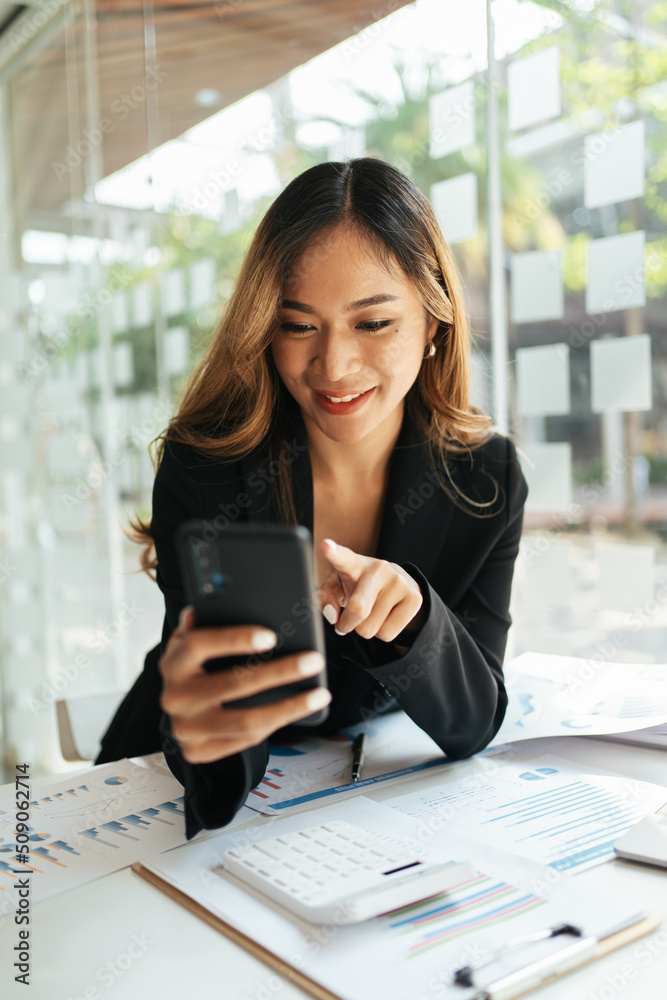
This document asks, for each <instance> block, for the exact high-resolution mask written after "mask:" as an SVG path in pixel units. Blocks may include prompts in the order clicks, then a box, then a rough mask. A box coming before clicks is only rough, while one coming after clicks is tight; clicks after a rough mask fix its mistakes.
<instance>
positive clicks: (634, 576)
mask: <svg viewBox="0 0 667 1000" xmlns="http://www.w3.org/2000/svg"><path fill="white" fill-rule="evenodd" d="M595 555H596V557H597V561H598V566H599V568H600V580H599V590H600V604H601V605H602V607H603V608H605V610H608V611H633V610H634V609H636V608H642V607H643V606H644V605H645V604H646V603H647V602H648V601H650V599H651V598H652V597H653V565H654V556H655V553H654V549H653V546H651V545H620V544H619V545H613V544H610V543H604V542H600V543H599V544H598V545H596V546H595ZM643 620H644V619H643V618H642V621H643Z"/></svg>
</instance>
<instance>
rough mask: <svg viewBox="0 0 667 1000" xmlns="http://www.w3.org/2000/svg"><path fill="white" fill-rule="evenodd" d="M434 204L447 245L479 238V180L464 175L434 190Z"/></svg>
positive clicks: (472, 176)
mask: <svg viewBox="0 0 667 1000" xmlns="http://www.w3.org/2000/svg"><path fill="white" fill-rule="evenodd" d="M431 202H432V204H433V208H434V210H435V214H436V215H437V217H438V222H439V223H440V228H441V229H442V232H443V235H444V237H445V239H446V240H447V242H448V243H462V242H463V241H464V240H471V239H473V238H474V237H475V236H477V229H478V221H477V177H476V175H475V174H472V173H471V174H461V176H460V177H452V178H450V179H449V180H446V181H439V182H438V183H437V184H434V185H433V187H432V188H431Z"/></svg>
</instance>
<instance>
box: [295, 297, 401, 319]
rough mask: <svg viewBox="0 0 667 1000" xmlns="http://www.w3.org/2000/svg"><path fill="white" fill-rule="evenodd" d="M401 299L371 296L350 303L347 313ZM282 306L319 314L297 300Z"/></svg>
mask: <svg viewBox="0 0 667 1000" xmlns="http://www.w3.org/2000/svg"><path fill="white" fill-rule="evenodd" d="M399 299H400V296H399V295H388V294H386V293H381V294H379V295H369V296H368V298H366V299H357V301H356V302H349V303H348V304H347V305H346V306H345V312H352V311H353V310H355V309H365V308H366V306H379V305H381V303H383V302H397V301H398V300H399ZM280 305H281V308H282V309H296V310H297V311H298V312H305V313H315V314H316V313H317V310H316V309H313V307H312V306H307V305H306V304H305V303H304V302H297V301H296V300H295V299H283V300H282V302H281V303H280Z"/></svg>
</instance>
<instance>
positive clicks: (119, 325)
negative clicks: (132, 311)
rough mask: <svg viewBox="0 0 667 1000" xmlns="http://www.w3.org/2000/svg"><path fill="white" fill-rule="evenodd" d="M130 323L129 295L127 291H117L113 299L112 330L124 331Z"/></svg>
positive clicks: (115, 331)
mask: <svg viewBox="0 0 667 1000" xmlns="http://www.w3.org/2000/svg"><path fill="white" fill-rule="evenodd" d="M129 325H130V324H129V320H128V315H127V296H126V294H125V292H116V293H115V295H114V296H113V297H112V299H111V332H112V333H124V332H125V330H127V328H128V326H129Z"/></svg>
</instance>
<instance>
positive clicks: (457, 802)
mask: <svg viewBox="0 0 667 1000" xmlns="http://www.w3.org/2000/svg"><path fill="white" fill-rule="evenodd" d="M489 763H493V758H491V760H490V761H486V764H487V765H488V764H489ZM666 798H667V791H666V790H665V788H663V787H662V786H661V785H653V784H650V783H649V782H647V781H634V780H632V779H630V778H625V777H622V776H621V775H616V774H609V773H607V772H604V771H600V770H597V769H595V768H589V767H586V768H584V767H581V768H579V767H577V766H576V765H574V764H570V763H569V762H567V761H561V760H559V759H558V758H557V757H550V756H544V757H538V758H536V759H535V761H534V762H533V764H532V765H531V766H529V767H527V766H526V765H525V764H513V763H507V764H503V765H500V766H498V767H496V768H492V769H488V768H487V770H486V774H480V773H476V774H472V775H468V777H466V778H462V779H460V780H457V781H450V782H448V783H447V784H446V785H444V784H443V785H438V786H435V787H433V788H429V789H427V790H425V791H423V792H411V793H410V794H408V795H403V796H401V797H400V798H395V799H392V800H390V802H389V803H387V804H390V805H391V806H393V808H395V809H398V810H399V811H400V812H402V813H406V814H407V815H409V816H412V817H414V818H415V819H418V820H421V821H422V822H423V823H424V824H426V828H428V823H429V821H432V820H433V818H434V817H438V818H439V819H440V820H441V821H442V822H444V823H446V824H447V827H448V828H449V829H451V828H452V827H457V828H459V830H461V831H463V830H465V831H467V832H469V833H473V834H475V835H476V836H478V837H484V838H485V839H488V840H489V841H490V842H493V843H494V844H496V845H498V846H501V847H503V848H505V849H506V850H510V851H515V852H516V853H518V854H521V855H522V856H523V857H528V858H531V859H532V860H534V861H537V862H540V863H542V864H546V865H548V866H549V867H550V868H553V869H555V870H556V871H583V870H584V869H585V868H590V867H591V866H592V865H596V864H600V863H601V862H603V861H609V860H611V859H612V858H613V857H614V842H615V841H616V840H617V839H618V838H619V837H620V836H621V834H623V833H625V832H626V831H627V830H629V829H630V828H631V827H632V826H634V824H635V823H638V822H639V820H640V819H642V817H643V816H645V815H646V813H647V812H651V811H652V810H654V809H657V808H658V807H659V806H660V805H662V804H663V803H664V801H665V799H666Z"/></svg>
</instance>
